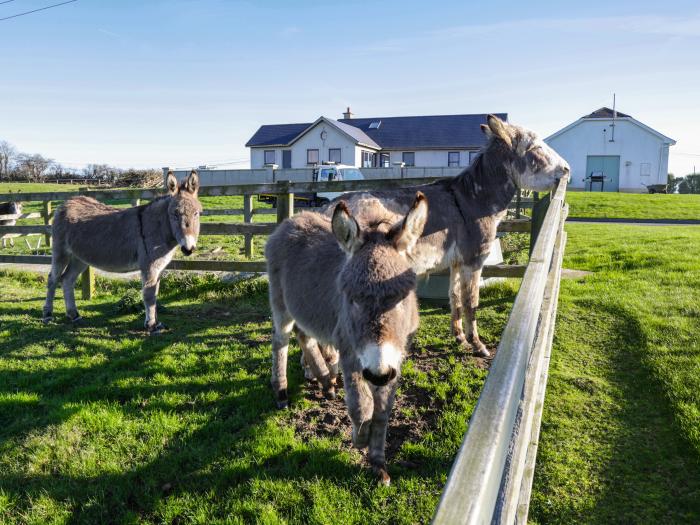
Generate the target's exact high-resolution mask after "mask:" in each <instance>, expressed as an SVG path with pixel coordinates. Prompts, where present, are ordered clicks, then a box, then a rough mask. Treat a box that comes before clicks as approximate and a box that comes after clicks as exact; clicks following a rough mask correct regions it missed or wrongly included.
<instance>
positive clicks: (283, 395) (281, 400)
mask: <svg viewBox="0 0 700 525" xmlns="http://www.w3.org/2000/svg"><path fill="white" fill-rule="evenodd" d="M288 407H289V397H288V396H287V389H286V388H283V389H282V390H279V391H278V392H277V409H278V410H284V409H285V408H288Z"/></svg>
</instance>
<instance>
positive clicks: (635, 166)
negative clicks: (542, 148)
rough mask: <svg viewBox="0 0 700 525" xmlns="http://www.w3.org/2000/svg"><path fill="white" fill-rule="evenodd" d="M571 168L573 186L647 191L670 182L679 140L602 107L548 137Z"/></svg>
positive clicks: (586, 189) (607, 189)
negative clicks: (670, 162)
mask: <svg viewBox="0 0 700 525" xmlns="http://www.w3.org/2000/svg"><path fill="white" fill-rule="evenodd" d="M544 140H545V142H546V143H547V144H549V145H550V146H551V147H552V148H554V149H555V150H556V151H557V152H558V153H559V154H560V155H561V156H562V157H564V158H565V159H566V160H567V161H568V162H569V165H570V166H571V181H570V187H571V189H574V190H576V189H579V190H585V191H620V192H628V193H642V192H644V193H645V192H647V189H648V187H649V186H653V185H665V184H666V180H667V177H668V152H669V147H670V146H673V145H674V144H675V143H676V141H675V140H673V139H672V138H669V137H667V136H666V135H664V134H662V133H660V132H658V131H656V130H655V129H652V128H651V127H649V126H647V125H646V124H643V123H642V122H640V121H638V120H637V119H635V118H633V117H632V116H630V115H627V114H625V113H621V112H619V111H614V110H612V109H610V108H606V107H604V108H600V109H598V110H596V111H594V112H593V113H590V114H588V115H586V116H584V117H581V118H580V119H578V120H577V121H576V122H572V123H571V124H569V125H568V126H566V127H564V128H562V129H560V130H559V131H557V132H556V133H554V134H552V135H550V136H549V137H547V138H546V139H544Z"/></svg>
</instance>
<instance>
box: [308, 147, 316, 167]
mask: <svg viewBox="0 0 700 525" xmlns="http://www.w3.org/2000/svg"><path fill="white" fill-rule="evenodd" d="M306 163H307V164H318V150H317V149H307V150H306Z"/></svg>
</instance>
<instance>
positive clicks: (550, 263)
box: [433, 181, 567, 525]
mask: <svg viewBox="0 0 700 525" xmlns="http://www.w3.org/2000/svg"><path fill="white" fill-rule="evenodd" d="M565 195H566V181H563V182H562V183H560V184H559V186H558V188H557V189H556V191H555V192H553V193H552V194H550V198H548V199H544V200H542V201H540V202H543V203H546V205H547V206H548V208H547V210H546V214H545V216H544V219H543V221H542V227H541V230H540V233H539V235H538V237H537V240H536V242H535V245H534V248H533V250H532V255H531V257H530V262H529V264H528V265H527V269H526V270H525V275H524V277H523V281H522V284H521V286H520V290H519V292H518V295H517V296H516V298H515V303H514V304H513V309H512V310H511V313H510V317H509V319H508V323H507V325H506V327H505V329H504V331H503V334H502V335H501V342H500V344H499V345H498V351H497V353H496V357H495V358H494V360H493V363H492V365H491V369H490V371H489V375H488V377H487V378H486V382H485V383H484V388H483V390H482V392H481V396H480V397H479V402H478V403H477V406H476V408H475V409H474V413H473V414H472V417H471V420H470V421H469V428H468V430H467V433H466V434H465V437H464V440H463V442H462V445H461V446H460V448H459V451H458V453H457V457H456V459H455V461H454V464H453V465H452V470H451V472H450V475H449V477H448V479H447V484H446V485H445V488H444V491H443V493H442V498H441V500H440V503H439V505H438V508H437V511H436V513H435V516H434V518H433V523H434V524H436V525H443V524H457V523H464V524H467V523H468V524H482V523H504V524H511V523H526V521H527V511H528V505H529V497H530V490H531V486H532V477H533V473H534V460H535V455H536V451H537V439H538V436H539V426H540V418H541V413H542V402H543V398H544V391H545V386H546V378H547V370H548V365H549V352H550V350H551V344H552V334H553V329H554V321H555V318H556V310H557V309H556V305H557V298H558V293H559V280H560V277H561V265H562V256H563V252H564V245H565V243H566V233H565V232H564V220H565V218H566V214H567V208H566V205H565V202H564V197H565Z"/></svg>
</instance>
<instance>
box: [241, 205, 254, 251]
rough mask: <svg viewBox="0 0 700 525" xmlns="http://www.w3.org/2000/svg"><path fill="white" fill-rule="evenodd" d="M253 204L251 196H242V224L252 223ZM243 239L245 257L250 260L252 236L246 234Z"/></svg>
mask: <svg viewBox="0 0 700 525" xmlns="http://www.w3.org/2000/svg"><path fill="white" fill-rule="evenodd" d="M253 203H254V201H253V196H252V195H249V194H245V195H243V222H250V223H252V222H253ZM243 239H244V243H245V246H244V251H245V256H246V257H247V258H248V259H250V258H252V257H253V236H252V235H251V234H250V233H246V234H245V235H244V236H243Z"/></svg>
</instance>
